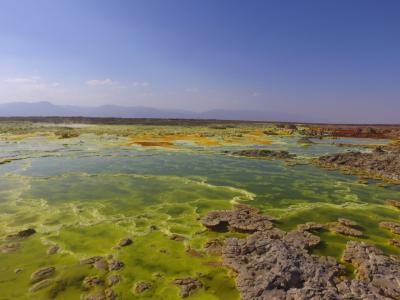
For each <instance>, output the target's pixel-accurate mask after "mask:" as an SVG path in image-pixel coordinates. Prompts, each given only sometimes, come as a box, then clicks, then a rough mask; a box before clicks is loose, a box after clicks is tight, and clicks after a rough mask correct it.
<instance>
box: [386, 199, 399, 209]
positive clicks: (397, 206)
mask: <svg viewBox="0 0 400 300" xmlns="http://www.w3.org/2000/svg"><path fill="white" fill-rule="evenodd" d="M388 204H389V205H391V206H393V207H396V208H400V201H397V200H388Z"/></svg>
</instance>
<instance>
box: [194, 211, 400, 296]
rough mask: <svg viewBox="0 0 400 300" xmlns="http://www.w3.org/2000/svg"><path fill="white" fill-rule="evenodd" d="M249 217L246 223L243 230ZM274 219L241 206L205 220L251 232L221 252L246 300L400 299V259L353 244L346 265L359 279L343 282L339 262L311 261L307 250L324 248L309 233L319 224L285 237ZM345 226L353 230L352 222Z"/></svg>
mask: <svg viewBox="0 0 400 300" xmlns="http://www.w3.org/2000/svg"><path fill="white" fill-rule="evenodd" d="M245 216H247V218H246V220H247V221H246V222H245V225H243V223H242V222H244V221H243V219H244V218H245ZM269 219H270V218H268V217H266V216H262V215H260V214H259V213H258V211H256V210H254V209H251V208H246V207H245V206H237V207H235V208H234V210H232V211H217V212H211V213H209V214H208V215H206V216H205V217H204V218H202V219H201V222H202V223H203V224H204V225H205V226H206V227H207V228H209V229H210V230H214V229H216V230H219V229H220V228H221V227H220V226H221V223H223V225H224V226H225V227H226V228H228V227H229V228H230V229H231V230H236V228H238V229H239V231H243V228H244V229H246V230H245V231H247V232H252V233H251V235H249V236H248V237H247V238H245V239H238V238H228V239H226V240H225V243H224V245H223V247H222V257H223V262H224V264H225V265H226V266H228V267H229V268H231V269H232V270H233V271H235V273H236V274H237V277H236V286H237V288H238V290H239V292H240V294H241V298H242V299H244V300H250V299H251V300H254V299H256V300H264V299H265V300H267V299H293V300H295V299H296V300H297V299H298V300H300V299H304V300H306V299H398V298H399V297H400V258H399V257H398V256H390V257H388V256H386V255H384V254H383V253H382V252H381V251H380V250H378V249H376V248H375V247H373V246H369V245H367V244H365V243H363V242H355V241H349V242H348V243H347V246H346V249H345V251H344V253H343V261H345V262H348V263H351V264H352V265H353V266H354V267H355V270H356V271H355V278H354V279H352V280H349V279H347V278H345V276H344V275H346V269H345V267H344V266H343V265H341V264H338V263H337V261H336V260H335V259H334V258H332V257H326V256H316V255H310V254H309V253H308V251H307V250H306V249H307V248H308V247H312V246H315V245H317V244H318V243H319V237H318V236H316V235H313V234H312V233H310V232H309V231H308V230H319V229H321V228H322V226H321V225H320V224H316V223H308V224H305V225H303V226H299V228H298V230H296V231H292V232H289V233H286V232H284V231H282V230H280V229H277V228H273V226H272V223H271V222H270V220H269ZM253 221H254V222H255V223H254V224H252V222H253ZM340 221H341V223H346V224H347V225H352V224H350V223H349V221H350V220H344V221H343V220H340ZM238 224H239V225H240V226H238ZM265 224H268V226H265ZM242 225H243V226H244V227H243V226H242ZM249 229H250V230H249Z"/></svg>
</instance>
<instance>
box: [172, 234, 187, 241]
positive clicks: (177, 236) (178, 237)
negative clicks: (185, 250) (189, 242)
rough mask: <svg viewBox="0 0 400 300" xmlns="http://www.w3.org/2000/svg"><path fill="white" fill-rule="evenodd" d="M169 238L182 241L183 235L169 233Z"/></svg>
mask: <svg viewBox="0 0 400 300" xmlns="http://www.w3.org/2000/svg"><path fill="white" fill-rule="evenodd" d="M169 239H170V240H172V241H177V242H182V241H184V240H185V237H184V236H182V235H179V234H171V235H170V237H169Z"/></svg>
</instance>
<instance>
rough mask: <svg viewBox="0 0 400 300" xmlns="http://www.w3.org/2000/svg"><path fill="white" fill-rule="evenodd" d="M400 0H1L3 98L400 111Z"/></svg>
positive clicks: (386, 117) (354, 117)
mask: <svg viewBox="0 0 400 300" xmlns="http://www.w3.org/2000/svg"><path fill="white" fill-rule="evenodd" d="M399 16H400V1H397V0H385V1H378V0H374V1H372V0H371V1H369V0H351V1H349V0H335V1H320V0H304V1H297V0H296V1H295V0H293V1H289V0H276V1H267V0H260V1H257V0H251V1H244V0H243V1H237V0H218V1H215V0H202V1H194V0H168V1H166V0H141V1H135V0H131V1H128V0H126V1H123V0H115V1H111V0H108V1H102V0H84V1H82V0H65V1H62V0H59V1H54V0H35V1H31V0H25V1H22V0H0V103H4V102H12V101H51V102H53V103H56V104H74V105H76V104H78V105H90V106H92V105H101V104H110V103H111V104H120V105H131V106H137V105H138V106H151V107H159V108H173V109H185V110H193V111H203V110H208V109H215V108H224V109H246V110H258V111H260V110H265V111H279V112H286V113H292V114H301V115H318V116H319V117H320V118H321V119H323V120H326V121H338V122H351V121H354V122H362V121H364V122H400V117H399V116H400V113H399V112H400V17H399Z"/></svg>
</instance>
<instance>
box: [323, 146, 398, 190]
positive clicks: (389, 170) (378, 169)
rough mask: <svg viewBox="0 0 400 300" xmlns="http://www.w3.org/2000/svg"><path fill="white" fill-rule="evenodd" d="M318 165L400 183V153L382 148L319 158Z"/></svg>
mask: <svg viewBox="0 0 400 300" xmlns="http://www.w3.org/2000/svg"><path fill="white" fill-rule="evenodd" d="M315 162H316V163H317V164H318V165H320V166H324V167H330V168H337V169H343V170H350V171H353V172H355V173H359V172H361V173H364V174H365V175H370V177H374V178H382V179H386V180H390V181H395V182H400V151H399V150H397V151H384V150H382V149H381V148H377V149H375V151H373V152H370V153H362V152H345V153H339V154H332V155H326V156H321V157H319V159H318V160H316V161H315Z"/></svg>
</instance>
